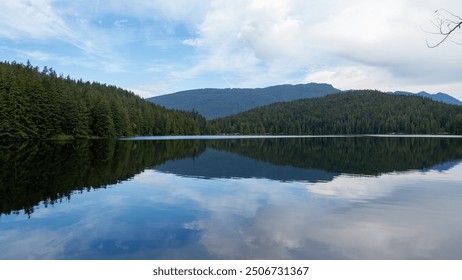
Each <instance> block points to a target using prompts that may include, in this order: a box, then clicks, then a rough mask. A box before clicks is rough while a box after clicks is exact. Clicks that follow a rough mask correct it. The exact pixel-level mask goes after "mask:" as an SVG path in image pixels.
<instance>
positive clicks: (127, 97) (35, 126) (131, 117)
mask: <svg viewBox="0 0 462 280" xmlns="http://www.w3.org/2000/svg"><path fill="white" fill-rule="evenodd" d="M202 128H205V119H204V118H203V117H202V116H199V115H198V114H197V113H193V112H180V111H176V110H167V109H165V108H163V107H161V106H158V105H155V104H152V103H150V102H147V101H145V100H143V99H142V98H141V97H139V96H136V95H135V94H134V93H132V92H129V91H127V90H124V89H121V88H117V87H115V86H108V85H105V84H99V83H95V82H94V83H90V82H83V81H82V80H79V81H76V80H72V79H71V78H69V77H67V78H64V77H61V76H58V75H57V74H56V72H55V71H54V70H52V69H51V68H50V69H48V68H46V67H45V68H44V69H43V70H42V71H39V69H38V67H32V66H31V65H30V64H29V63H28V64H27V65H23V64H18V63H15V62H14V63H6V62H2V63H0V139H24V138H59V137H66V138H67V137H74V138H89V137H102V138H111V137H121V136H130V135H153V134H154V135H156V134H163V135H165V134H199V133H200V132H201V129H202Z"/></svg>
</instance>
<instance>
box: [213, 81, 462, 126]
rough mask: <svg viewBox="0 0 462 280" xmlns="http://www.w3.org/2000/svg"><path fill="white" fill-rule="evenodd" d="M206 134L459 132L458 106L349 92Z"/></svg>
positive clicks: (257, 114) (239, 118) (258, 114)
mask: <svg viewBox="0 0 462 280" xmlns="http://www.w3.org/2000/svg"><path fill="white" fill-rule="evenodd" d="M209 130H210V131H209V132H210V133H240V134H380V133H406V134H438V133H462V106H457V105H449V104H444V103H441V102H436V101H432V100H430V99H428V98H423V97H419V96H407V95H394V94H387V93H383V92H378V91H369V90H362V91H349V92H344V93H339V94H331V95H327V96H325V97H321V98H312V99H304V100H297V101H292V102H282V103H276V104H272V105H267V106H264V107H260V108H256V109H253V110H250V111H247V112H244V113H240V114H237V115H233V116H229V117H225V118H221V119H216V120H212V121H210V122H209Z"/></svg>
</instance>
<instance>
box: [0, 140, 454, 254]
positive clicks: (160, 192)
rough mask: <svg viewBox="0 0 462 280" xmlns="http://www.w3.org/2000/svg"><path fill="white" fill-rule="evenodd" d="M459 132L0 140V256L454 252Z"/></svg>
mask: <svg viewBox="0 0 462 280" xmlns="http://www.w3.org/2000/svg"><path fill="white" fill-rule="evenodd" d="M461 213H462V138H440V137H370V136H361V137H305V138H298V137H291V138H286V137H279V138H271V137H266V138H243V139H229V138H220V137H213V138H210V139H208V138H206V137H205V138H204V137H200V138H198V139H182V138H181V137H177V138H174V139H172V138H162V137H158V138H138V139H129V140H113V141H102V140H98V141H97V140H94V141H69V142H54V141H40V142H20V143H8V142H3V143H2V142H0V259H342V260H343V259H360V260H362V259H462V238H461V236H462V216H461Z"/></svg>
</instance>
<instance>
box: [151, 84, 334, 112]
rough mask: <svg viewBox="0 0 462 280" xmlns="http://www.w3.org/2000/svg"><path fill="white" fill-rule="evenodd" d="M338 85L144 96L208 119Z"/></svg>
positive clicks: (319, 93) (327, 91)
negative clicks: (194, 112)
mask: <svg viewBox="0 0 462 280" xmlns="http://www.w3.org/2000/svg"><path fill="white" fill-rule="evenodd" d="M338 92H340V90H339V89H336V88H334V87H333V86H332V85H330V84H325V83H306V84H295V85H291V84H284V85H274V86H269V87H264V88H225V89H216V88H205V89H194V90H186V91H179V92H175V93H171V94H167V95H161V96H156V97H152V98H148V99H147V100H148V101H150V102H152V103H155V104H158V105H162V106H164V107H166V108H171V109H179V110H186V111H191V110H193V109H194V110H196V111H197V112H199V113H200V114H201V115H203V116H204V117H206V118H207V119H214V118H219V117H225V116H229V115H233V114H237V113H241V112H244V111H247V110H250V109H253V108H255V107H259V106H264V105H268V104H272V103H276V102H284V101H292V100H298V99H305V98H313V97H322V96H325V95H327V94H331V93H338Z"/></svg>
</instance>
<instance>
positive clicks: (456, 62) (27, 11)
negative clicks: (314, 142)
mask: <svg viewBox="0 0 462 280" xmlns="http://www.w3.org/2000/svg"><path fill="white" fill-rule="evenodd" d="M440 8H445V9H447V10H449V11H451V12H453V13H455V14H457V15H462V8H461V7H460V3H459V1H456V0H425V1H417V0H388V1H380V2H379V1H372V0H351V1H340V0H322V1H321V0H311V1H309V0H277V1H276V0H274V1H271V0H233V1H225V0H168V1H164V0H130V1H122V0H105V1H103V0H79V1H66V0H34V1H29V0H3V1H1V2H0V10H1V11H2V15H1V16H0V58H1V59H2V60H8V61H12V60H15V61H17V62H22V63H26V62H27V60H30V62H31V63H32V64H33V65H36V66H39V67H43V66H45V65H47V66H49V67H52V68H53V69H55V70H56V71H57V72H58V73H63V74H64V75H68V74H69V75H70V76H71V77H73V78H76V79H79V78H82V79H83V80H89V81H98V82H102V83H107V84H114V85H117V86H120V87H123V88H127V89H130V90H133V91H134V92H135V93H137V94H139V95H141V96H143V97H149V96H154V95H160V94H165V93H171V92H175V91H179V90H185V89H192V88H206V87H217V88H228V87H265V86H270V85H276V84H282V83H289V84H298V83H306V82H325V83H331V84H333V85H334V86H335V87H337V88H340V89H354V88H372V89H380V90H383V91H390V90H391V91H394V90H408V91H414V92H418V91H421V90H426V91H429V92H431V93H436V92H446V93H449V94H451V95H453V96H455V97H457V98H459V99H462V79H461V78H460V73H461V72H462V63H460V62H461V61H462V46H461V45H458V44H457V42H459V43H462V34H460V32H459V31H457V33H455V34H454V36H453V37H452V39H453V41H455V42H452V41H447V42H445V43H444V44H443V45H441V46H439V47H438V48H433V49H431V48H428V47H427V42H428V43H430V44H433V43H436V42H437V41H438V40H439V39H440V37H438V36H436V35H433V34H431V33H430V32H433V31H435V27H434V26H433V25H432V21H434V20H435V18H436V17H437V16H441V17H446V16H449V15H448V14H444V13H439V14H435V13H434V12H435V10H437V9H440Z"/></svg>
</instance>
